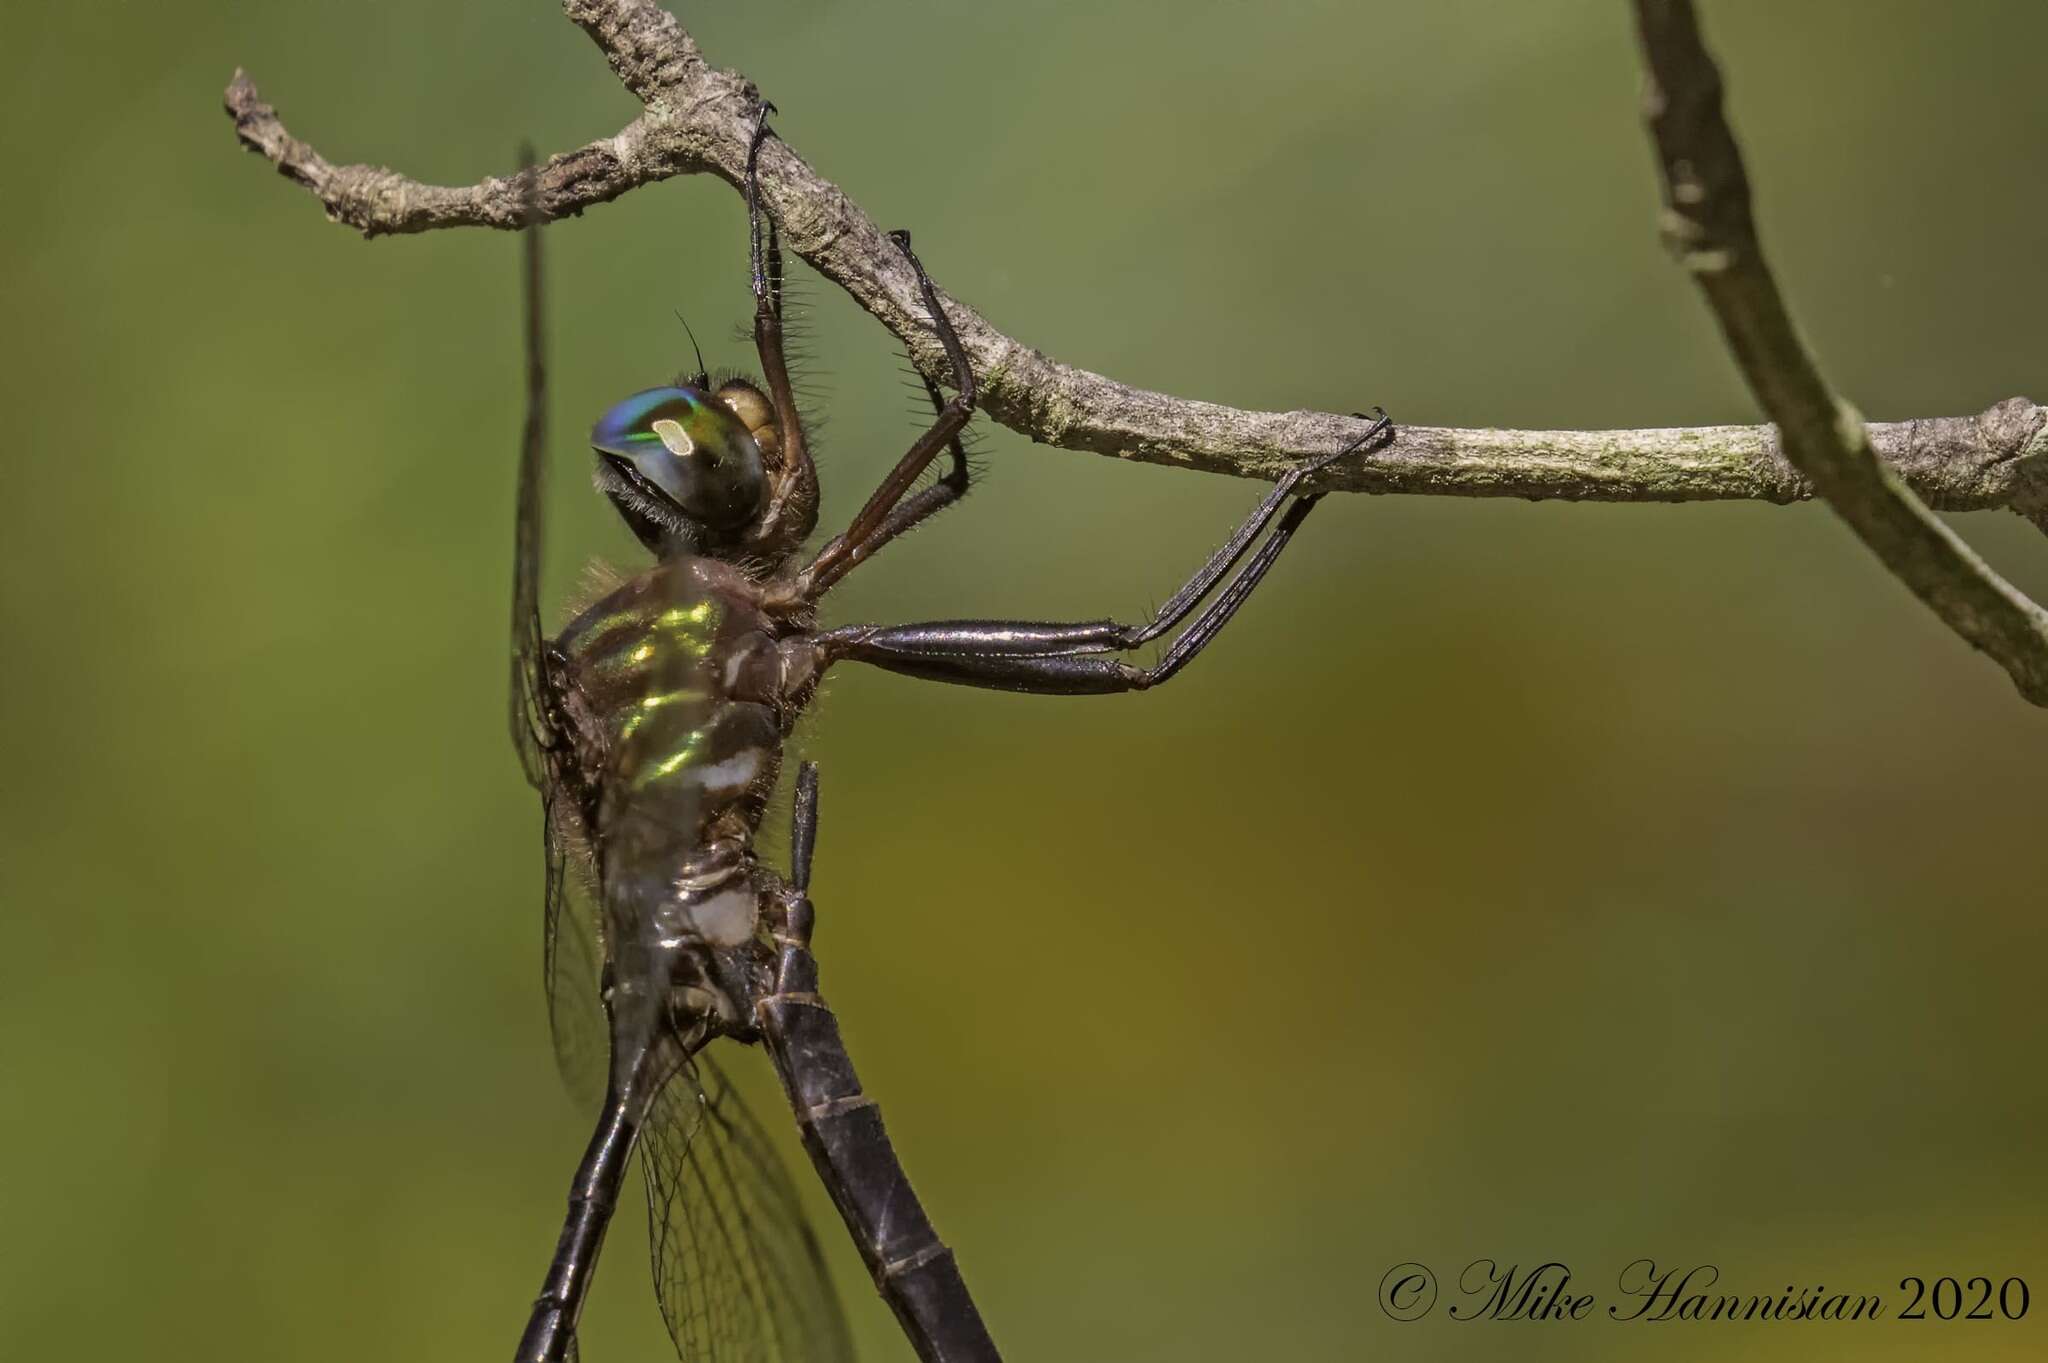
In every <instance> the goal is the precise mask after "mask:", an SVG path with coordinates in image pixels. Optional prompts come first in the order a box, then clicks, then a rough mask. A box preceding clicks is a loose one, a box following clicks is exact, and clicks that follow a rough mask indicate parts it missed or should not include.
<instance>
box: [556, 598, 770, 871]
mask: <svg viewBox="0 0 2048 1363" xmlns="http://www.w3.org/2000/svg"><path fill="white" fill-rule="evenodd" d="M729 576H730V570H729V569H726V568H725V567H724V565H721V564H716V563H713V562H711V561H709V560H705V559H698V558H682V559H678V560H672V561H671V562H668V563H665V564H662V565H660V566H658V567H656V568H654V569H651V570H650V571H648V572H646V573H643V574H642V575H641V576H639V577H637V578H634V579H633V580H632V581H630V582H628V583H626V584H625V585H624V586H622V587H620V588H619V589H618V590H616V591H614V592H613V593H612V594H611V595H609V596H607V597H605V598H604V599H603V600H602V601H599V602H598V603H597V604H596V605H594V606H592V607H591V608H590V609H589V610H587V611H585V612H584V613H583V614H582V615H581V616H579V617H577V619H576V620H574V621H573V622H571V624H570V625H569V628H568V629H567V630H565V631H564V632H563V634H562V635H561V638H560V639H559V641H558V645H557V646H558V647H559V648H560V649H561V651H562V652H563V653H564V654H566V655H567V657H568V659H569V661H570V663H571V665H572V669H573V676H574V678H575V692H576V695H577V697H578V700H579V701H580V706H579V708H583V709H584V713H583V715H582V716H581V717H580V718H581V720H582V726H581V727H583V728H584V731H585V734H586V737H587V738H588V739H589V740H593V741H592V742H590V744H589V746H588V747H587V748H586V751H585V754H584V756H583V758H582V763H583V766H584V771H583V776H584V779H585V783H586V786H587V788H589V789H592V790H594V791H595V792H596V793H597V799H596V801H595V808H594V809H592V810H591V811H590V812H591V814H592V815H593V816H594V822H595V825H596V827H595V828H594V829H593V832H595V834H596V835H597V841H598V844H599V846H600V848H601V855H602V860H603V866H602V868H601V874H602V878H603V880H604V882H605V886H606V897H607V898H608V899H612V900H614V901H621V900H623V901H635V902H638V903H640V904H643V905H648V904H652V903H654V902H656V901H659V900H662V899H664V898H666V897H669V896H672V894H673V890H674V885H675V880H676V876H677V873H678V868H679V867H680V866H682V865H683V864H684V863H686V862H687V861H688V860H689V858H690V857H691V855H692V854H693V853H695V852H697V851H699V850H700V849H702V848H703V847H705V846H706V844H707V843H708V842H710V841H711V840H712V839H713V838H715V837H717V836H720V835H721V834H722V833H738V834H741V836H745V834H746V833H750V832H751V830H752V827H753V825H754V824H755V823H756V822H757V821H758V819H759V817H760V806H761V804H762V801H763V799H764V798H765V791H766V790H767V788H768V787H769V786H771V785H772V784H773V782H774V778H775V771H776V767H777V764H778V761H779V758H780V751H781V739H782V733H781V727H780V725H779V723H778V719H777V711H776V708H775V701H776V691H775V687H774V686H773V684H772V680H771V679H772V677H773V676H774V671H775V670H774V665H773V660H774V657H775V649H774V641H773V638H772V636H771V634H770V632H769V625H768V622H767V620H765V619H764V618H763V617H762V616H761V614H760V613H759V611H758V610H756V609H755V608H754V606H753V605H752V603H751V601H749V600H747V599H746V598H745V597H743V596H741V595H739V594H737V593H735V592H733V591H732V590H731V589H730V583H729V581H728V580H727V579H728V577H729Z"/></svg>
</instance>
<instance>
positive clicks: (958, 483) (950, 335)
mask: <svg viewBox="0 0 2048 1363" xmlns="http://www.w3.org/2000/svg"><path fill="white" fill-rule="evenodd" d="M889 238H890V240H892V241H894V242H895V243H896V244H897V245H898V246H899V247H901V248H902V250H903V256H904V259H906V260H908V261H909V262H910V268H911V269H912V270H913V271H914V272H915V273H916V275H917V288H918V293H919V295H920V296H921V297H922V298H923V300H924V306H925V311H926V312H927V313H928V314H929V315H930V317H931V324H932V330H933V331H935V332H937V333H938V337H939V344H940V346H941V347H943V348H944V350H945V352H946V363H947V364H948V365H949V366H951V368H952V370H953V381H954V383H955V384H956V385H957V391H956V392H955V393H954V394H953V396H952V397H951V398H948V399H945V400H941V398H940V396H939V391H938V389H937V388H935V387H933V386H932V384H931V381H930V380H926V381H925V392H926V393H927V394H929V395H930V397H931V399H932V407H933V412H934V417H933V420H932V424H931V426H930V427H929V428H927V429H926V431H925V432H924V434H923V435H920V436H919V437H918V438H917V439H916V440H915V441H914V442H912V444H911V446H910V448H909V450H907V451H906V452H905V453H904V455H903V457H902V458H901V459H899V460H897V461H896V467H895V468H893V469H891V470H890V471H889V476H888V477H886V478H884V479H883V480H882V484H881V486H880V487H877V488H876V489H875V490H874V492H873V493H872V494H870V496H869V497H868V500H867V503H866V505H864V506H862V507H861V509H860V511H859V513H858V514H857V515H855V516H854V518H853V524H852V525H850V526H848V527H847V529H846V533H845V534H843V535H840V536H838V537H837V538H835V539H834V540H832V541H831V542H830V543H829V544H827V545H826V546H825V547H824V548H823V549H822V550H820V551H819V553H818V556H817V558H815V559H813V560H812V561H811V564H810V566H809V567H808V568H806V569H805V570H804V573H803V578H804V581H805V582H806V583H807V584H808V589H807V593H806V594H807V596H808V597H809V598H810V599H812V600H816V599H817V598H818V597H819V596H822V595H823V594H824V593H825V592H826V591H827V590H828V589H829V588H830V587H831V586H832V584H833V583H835V582H837V581H839V579H840V578H842V577H844V576H846V574H847V573H849V572H851V571H852V570H853V568H854V567H855V566H856V565H858V564H859V563H861V562H862V561H863V560H864V559H866V558H867V557H868V556H869V555H870V554H872V553H874V551H875V550H877V549H879V548H880V547H881V546H882V545H883V544H885V543H887V542H888V541H889V540H891V539H893V538H895V537H896V536H897V535H899V534H901V533H902V532H903V531H905V530H908V529H909V528H910V527H911V526H913V525H915V524H917V523H918V522H919V521H922V520H924V519H925V518H926V517H928V516H931V515H933V514H935V513H937V512H938V511H940V510H942V509H943V508H945V507H947V506H950V505H951V504H952V503H954V502H956V501H958V500H959V499H960V497H961V496H962V495H964V494H965V493H966V491H967V456H966V454H965V452H964V451H963V450H962V449H961V446H960V432H961V431H962V430H964V429H965V428H966V426H967V422H968V420H969V418H971V417H972V416H973V415H974V405H975V403H976V402H977V401H978V400H979V393H978V390H977V386H976V383H975V379H974V368H973V366H971V365H970V364H968V362H967V352H966V351H965V350H964V349H963V348H962V347H961V345H960V337H959V335H958V334H957V333H955V332H954V330H953V323H952V321H951V320H950V319H948V318H947V316H946V310H945V309H944V308H943V307H941V306H940V305H939V292H938V290H937V289H936V288H935V287H933V285H932V280H931V276H930V275H928V274H926V273H925V269H924V263H923V262H922V261H920V260H919V259H918V258H917V253H916V252H915V251H913V250H911V249H910V233H908V232H905V231H895V232H891V233H890V234H889ZM947 450H950V451H951V452H952V455H953V468H952V471H951V473H949V474H948V475H947V477H946V478H945V479H943V480H941V481H940V482H939V483H937V484H934V485H933V486H932V487H931V488H927V489H925V491H924V492H923V493H920V494H918V495H917V496H916V497H912V498H911V499H910V500H909V501H908V502H906V501H905V500H904V498H905V495H906V494H908V493H909V492H910V489H911V487H912V486H913V485H915V484H916V482H917V480H918V477H919V475H921V474H922V473H923V472H924V471H925V470H926V469H927V468H929V467H930V466H931V463H932V461H933V460H934V459H937V458H938V457H939V455H940V454H941V453H942V452H945V451H947ZM899 512H901V513H904V514H897V513H899Z"/></svg>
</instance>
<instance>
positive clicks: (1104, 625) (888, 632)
mask: <svg viewBox="0 0 2048 1363" xmlns="http://www.w3.org/2000/svg"><path fill="white" fill-rule="evenodd" d="M1391 429H1392V423H1390V422H1389V421H1388V419H1387V417H1386V414H1385V413H1384V412H1382V413H1379V414H1378V416H1377V418H1376V419H1374V420H1373V422H1372V424H1371V425H1370V426H1369V427H1368V428H1367V429H1366V431H1365V433H1364V434H1363V435H1361V436H1359V437H1358V439H1356V440H1354V441H1352V442H1351V443H1350V444H1348V445H1346V446H1345V447H1344V448H1343V449H1341V450H1338V451H1337V452H1335V453H1334V454H1327V455H1324V456H1322V457H1321V458H1318V459H1315V460H1312V461H1310V462H1309V463H1307V464H1304V465H1302V466H1300V467H1299V468H1296V469H1292V470H1290V471H1289V472H1288V473H1287V474H1286V475H1285V476H1284V477H1282V478H1281V479H1280V480H1279V482H1277V483H1276V484H1275V485H1274V487H1273V490H1272V492H1270V493H1268V494H1267V496H1266V498H1265V500H1264V501H1263V502H1261V503H1260V504H1259V506H1258V507H1257V509H1256V510H1254V511H1253V512H1252V514H1251V515H1250V516H1249V517H1247V518H1246V520H1245V522H1244V524H1242V525H1240V526H1239V527H1238V529H1237V531H1236V533H1235V534H1233V535H1232V536H1231V537H1230V539H1229V540H1228V541H1227V542H1226V543H1225V544H1224V545H1223V547H1222V548H1220V549H1218V550H1217V551H1216V552H1215V553H1214V554H1212V555H1211V556H1210V558H1209V561H1208V562H1207V563H1205V564H1203V565H1202V567H1201V569H1200V570H1199V571H1197V572H1196V573H1195V575H1194V576H1193V577H1191V578H1189V579H1188V581H1187V583H1186V584H1185V585H1183V586H1182V587H1181V589H1180V590H1179V591H1177V592H1175V593H1174V594H1173V596H1172V597H1170V598H1168V600H1167V602H1166V604H1165V605H1163V606H1161V607H1160V609H1159V610H1158V611H1157V612H1156V613H1155V614H1154V615H1153V616H1152V618H1150V619H1149V620H1147V621H1145V622H1144V623H1143V624H1139V625H1126V624H1122V623H1119V622H1117V621H1115V620H1091V621H1083V622H1078V623H1072V624H1066V623H1058V622H1049V621H1027V620H1012V621H1006V620H942V621H933V622H930V623H926V624H915V625H895V626H873V625H850V626H846V627H844V628H842V629H836V630H831V631H828V632H826V633H824V634H821V635H819V636H817V645H818V649H819V656H820V659H821V661H822V663H823V664H824V665H830V664H831V663H833V662H836V661H839V660H841V659H846V660H851V661H854V662H864V663H870V664H873V665H874V666H877V667H881V668H884V669H886V670H888V671H891V672H902V673H906V674H908V675H910V676H916V677H924V678H926V679H928V680H932V681H943V682H953V683H957V684H960V685H965V686H984V687H991V688H994V689H996V690H1003V691H1024V692H1035V693H1039V694H1044V695H1096V694H1105V693H1110V692H1117V691H1142V690H1145V689H1147V688H1148V687H1153V686H1157V685H1159V684H1160V683H1162V682H1164V681H1166V680H1168V679H1169V678H1171V677H1172V676H1173V675H1174V674H1175V673H1177V672H1179V671H1180V669H1181V668H1183V667H1185V666H1186V665H1187V664H1188V663H1189V662H1190V661H1191V660H1192V659H1193V658H1194V656H1195V655H1196V654H1197V653H1199V652H1201V651H1202V649H1203V647H1204V646H1206V645H1207V644H1208V642H1209V641H1210V640H1211V639H1213V638H1215V637H1216V634H1217V633H1218V632H1219V631H1220V630H1221V629H1222V628H1223V626H1224V625H1226V624H1228V623H1229V621H1230V618H1231V617H1232V616H1233V615H1235V614H1236V613H1237V611H1238V608H1239V607H1241V606H1242V605H1243V604H1244V603H1245V600H1246V599H1247V598H1248V597H1250V595H1251V593H1252V590H1253V589H1254V588H1255V587H1257V586H1258V585H1259V581H1260V579H1262V578H1264V577H1265V575H1266V573H1267V572H1268V571H1270V570H1271V569H1272V566H1273V564H1274V563H1275V562H1276V561H1278V559H1279V557H1280V554H1281V551H1282V550H1284V549H1285V548H1286V547H1287V542H1288V541H1289V540H1290V539H1292V538H1293V536H1294V532H1295V531H1296V530H1298V529H1299V528H1300V527H1301V523H1302V522H1303V521H1304V520H1306V519H1308V514H1309V512H1311V511H1313V510H1314V509H1315V505H1316V503H1317V502H1318V501H1320V500H1321V498H1322V494H1321V493H1305V494H1300V495H1296V490H1297V489H1298V488H1299V487H1300V485H1301V484H1302V482H1303V481H1304V480H1306V479H1307V478H1309V477H1311V476H1312V475H1314V474H1315V473H1317V472H1319V471H1321V470H1322V469H1324V468H1326V467H1328V466H1329V465H1330V464H1332V463H1335V462H1336V461H1337V460H1339V459H1342V458H1343V457H1344V456H1346V455H1348V454H1351V453H1353V452H1354V451H1356V450H1358V449H1360V448H1362V447H1363V446H1365V445H1366V444H1368V443H1370V442H1371V441H1373V440H1376V439H1378V438H1379V437H1380V436H1382V435H1384V434H1385V433H1386V432H1387V431H1389V430H1391ZM1290 498H1292V500H1291V501H1290V500H1289V499H1290ZM1276 521H1277V523H1276ZM1269 527H1270V533H1267V532H1268V529H1269ZM1262 533H1264V534H1265V536H1266V538H1265V540H1264V542H1263V543H1258V541H1259V536H1260V535H1261V534H1262ZM1254 543H1258V548H1257V549H1256V550H1254V549H1252V545H1253V544H1254ZM1247 552H1249V553H1250V557H1249V558H1248V559H1247V558H1246V557H1245V556H1246V554H1247ZM1233 570H1235V571H1234V572H1233ZM1219 585H1220V586H1221V588H1222V590H1221V591H1220V593H1217V595H1216V597H1215V599H1214V600H1213V601H1210V602H1209V604H1208V605H1207V606H1206V607H1202V609H1201V612H1200V613H1199V614H1196V615H1195V616H1194V618H1193V620H1192V621H1189V623H1188V624H1187V626H1186V628H1184V629H1182V631H1181V632H1180V634H1179V635H1177V636H1176V637H1175V638H1174V639H1173V640H1172V642H1170V643H1169V644H1168V645H1167V647H1166V651H1165V652H1164V653H1163V654H1161V655H1160V658H1159V660H1158V662H1156V663H1154V664H1153V665H1152V666H1150V667H1137V666H1133V665H1132V664H1130V663H1126V662H1123V661H1121V660H1119V659H1116V658H1108V657H1103V656H1100V655H1102V654H1106V653H1110V652H1113V651H1117V650H1122V649H1131V648H1136V647H1139V646H1140V645H1142V644H1145V643H1149V642H1150V641H1151V640H1153V639H1156V638H1158V637H1159V636H1161V635H1162V634H1165V633H1167V632H1168V631H1169V630H1171V629H1173V628H1174V627H1175V626H1176V625H1179V624H1180V623H1181V622H1182V621H1183V620H1187V618H1188V616H1189V615H1190V614H1191V613H1193V612H1194V611H1195V609H1196V607H1198V606H1201V603H1202V602H1203V601H1204V600H1205V599H1206V598H1208V597H1209V595H1210V594H1211V593H1212V592H1216V591H1217V588H1218V586H1219Z"/></svg>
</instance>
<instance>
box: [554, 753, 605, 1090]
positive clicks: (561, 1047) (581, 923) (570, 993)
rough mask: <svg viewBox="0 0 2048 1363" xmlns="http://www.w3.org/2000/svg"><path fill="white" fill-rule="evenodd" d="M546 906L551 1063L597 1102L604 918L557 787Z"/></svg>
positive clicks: (601, 1085)
mask: <svg viewBox="0 0 2048 1363" xmlns="http://www.w3.org/2000/svg"><path fill="white" fill-rule="evenodd" d="M546 802H547V803H546V810H547V859H548V882H547V908H546V920H545V924H544V926H543V929H542V933H543V935H542V953H541V957H542V964H543V968H544V970H545V972H546V979H547V991H548V1028H549V1030H550V1031H551V1032H552V1033H553V1034H554V1040H555V1063H556V1064H557V1065H558V1066H559V1067H560V1068H561V1071H562V1082H563V1083H564V1084H566V1085H568V1088H569V1093H570V1095H571V1096H572V1097H574V1098H575V1099H576V1102H577V1104H578V1106H580V1107H582V1108H584V1109H586V1110H595V1109H596V1107H597V1104H598V1103H599V1101H601V1100H602V1099H603V1097H604V1089H605V1070H606V1066H607V1061H608V1057H609V1055H610V1045H611V1043H610V1039H609V1036H608V1035H607V1032H606V1028H605V1019H604V1007H603V1005H602V1003H600V1002H599V998H598V984H599V978H600V972H601V971H602V969H603V966H604V951H603V940H604V939H603V936H602V932H603V920H602V918H600V917H599V915H598V911H597V895H596V893H595V891H594V889H593V885H592V879H591V874H590V869H589V867H590V859H589V855H588V854H587V853H586V852H585V850H584V842H583V839H582V836H581V833H580V831H579V829H578V828H577V826H576V820H575V816H574V815H572V814H570V813H569V812H568V810H569V807H570V801H569V798H568V796H567V795H566V794H565V793H564V792H563V791H562V790H561V789H560V788H559V787H555V788H551V789H549V790H548V791H547V793H546Z"/></svg>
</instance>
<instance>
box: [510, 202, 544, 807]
mask: <svg viewBox="0 0 2048 1363" xmlns="http://www.w3.org/2000/svg"><path fill="white" fill-rule="evenodd" d="M522 183H523V185H524V186H525V192H526V193H527V194H528V195H529V196H530V195H531V194H532V193H533V189H532V183H533V171H532V167H531V166H528V167H527V168H526V170H525V173H524V179H523V181H522ZM527 216H528V217H529V219H531V218H533V217H534V216H536V215H535V213H534V211H533V209H532V206H531V205H530V204H529V206H528V209H527ZM524 235H525V237H526V242H525V245H526V271H525V285H524V292H525V295H526V426H525V429H524V431H523V432H522V434H521V437H520V447H519V501H518V512H517V516H518V519H517V522H516V524H515V528H514V532H513V545H512V715H511V721H512V746H513V748H515V749H516V750H517V751H518V753H519V765H520V767H521V768H522V769H523V770H524V771H525V772H526V779H527V781H528V782H529V783H530V784H532V785H533V786H534V787H535V788H536V789H545V788H546V781H547V762H546V756H545V754H546V750H547V749H548V748H550V747H552V746H554V743H553V739H554V737H555V735H554V733H553V732H552V728H551V722H550V720H549V714H550V708H549V706H548V703H547V683H548V677H547V666H548V664H547V635H546V633H545V632H544V631H543V630H542V628H541V620H540V559H541V530H542V525H541V503H542V500H543V498H544V495H545V493H546V491H547V460H546V457H545V456H546V448H547V421H548V384H547V345H546V340H547V338H546V333H545V330H544V327H543V325H542V317H541V267H540V229H539V228H538V227H536V226H528V227H527V229H526V231H525V234H524Z"/></svg>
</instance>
